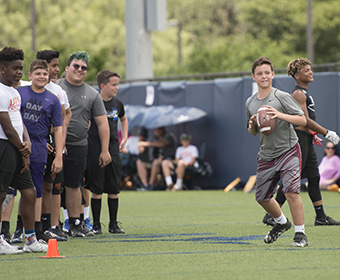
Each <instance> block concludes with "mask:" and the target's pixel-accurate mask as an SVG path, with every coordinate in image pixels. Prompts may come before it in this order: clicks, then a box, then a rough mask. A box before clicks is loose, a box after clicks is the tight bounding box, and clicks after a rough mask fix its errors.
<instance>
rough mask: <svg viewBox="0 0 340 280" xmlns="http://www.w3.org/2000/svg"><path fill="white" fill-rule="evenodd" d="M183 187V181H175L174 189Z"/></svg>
mask: <svg viewBox="0 0 340 280" xmlns="http://www.w3.org/2000/svg"><path fill="white" fill-rule="evenodd" d="M182 186H183V179H177V181H176V184H175V187H176V188H178V189H180V188H182Z"/></svg>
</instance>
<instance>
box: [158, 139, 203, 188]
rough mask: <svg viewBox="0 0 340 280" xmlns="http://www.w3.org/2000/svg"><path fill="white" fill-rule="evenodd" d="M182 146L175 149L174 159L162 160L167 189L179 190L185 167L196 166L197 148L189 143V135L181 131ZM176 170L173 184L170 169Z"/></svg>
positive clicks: (181, 186)
mask: <svg viewBox="0 0 340 280" xmlns="http://www.w3.org/2000/svg"><path fill="white" fill-rule="evenodd" d="M180 140H181V144H182V146H179V147H178V148H177V150H176V156H175V159H174V160H170V159H166V160H163V161H162V170H163V174H164V178H165V183H166V185H167V190H174V191H179V190H182V189H183V178H184V174H185V171H186V169H187V168H194V169H197V168H198V162H197V158H198V149H197V147H196V146H194V145H192V144H191V135H190V134H188V133H183V134H182V135H181V137H180ZM174 169H175V172H176V176H177V180H176V184H175V185H174V183H173V181H172V177H171V170H174Z"/></svg>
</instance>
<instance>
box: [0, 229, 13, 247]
mask: <svg viewBox="0 0 340 280" xmlns="http://www.w3.org/2000/svg"><path fill="white" fill-rule="evenodd" d="M1 234H2V236H3V238H4V239H5V240H6V242H7V243H8V244H11V235H10V234H9V232H2V233H1ZM1 234H0V235H1Z"/></svg>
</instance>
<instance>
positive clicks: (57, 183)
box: [44, 154, 64, 194]
mask: <svg viewBox="0 0 340 280" xmlns="http://www.w3.org/2000/svg"><path fill="white" fill-rule="evenodd" d="M54 158H55V157H54V155H53V154H48V157H47V164H46V168H45V175H44V182H46V183H51V184H53V189H52V194H61V193H62V192H63V189H64V188H63V184H64V169H63V170H62V171H61V172H59V173H57V174H56V175H55V176H54V177H53V178H52V176H51V175H52V172H51V166H52V162H53V160H54Z"/></svg>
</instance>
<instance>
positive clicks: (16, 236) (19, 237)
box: [11, 229, 24, 244]
mask: <svg viewBox="0 0 340 280" xmlns="http://www.w3.org/2000/svg"><path fill="white" fill-rule="evenodd" d="M23 238H24V234H23V232H22V230H21V229H17V230H16V231H15V232H14V233H13V236H12V239H11V243H12V244H15V243H23V242H24V239H23Z"/></svg>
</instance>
